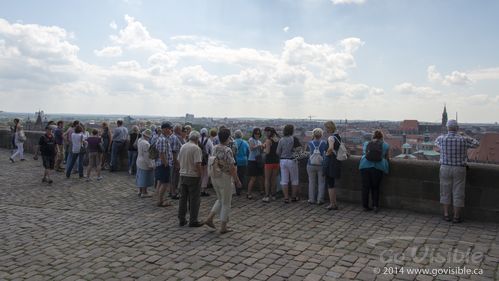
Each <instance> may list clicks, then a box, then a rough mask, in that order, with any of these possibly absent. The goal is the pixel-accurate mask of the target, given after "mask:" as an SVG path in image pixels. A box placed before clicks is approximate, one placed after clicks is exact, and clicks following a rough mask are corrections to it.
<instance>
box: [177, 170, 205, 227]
mask: <svg viewBox="0 0 499 281" xmlns="http://www.w3.org/2000/svg"><path fill="white" fill-rule="evenodd" d="M199 180H200V178H199V177H186V176H180V184H179V187H180V190H179V191H180V201H179V203H178V219H179V220H180V221H181V222H183V221H186V219H185V215H186V214H187V201H189V223H196V222H198V214H199V205H200V204H201V189H200V187H199Z"/></svg>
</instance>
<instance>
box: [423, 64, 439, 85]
mask: <svg viewBox="0 0 499 281" xmlns="http://www.w3.org/2000/svg"><path fill="white" fill-rule="evenodd" d="M427 74H428V81H430V82H432V83H441V82H442V81H443V78H442V74H440V73H439V72H438V71H437V67H436V66H434V65H430V66H428V69H427Z"/></svg>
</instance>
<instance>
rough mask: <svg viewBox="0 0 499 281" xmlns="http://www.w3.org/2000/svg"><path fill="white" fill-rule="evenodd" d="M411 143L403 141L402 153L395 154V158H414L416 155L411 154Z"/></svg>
mask: <svg viewBox="0 0 499 281" xmlns="http://www.w3.org/2000/svg"><path fill="white" fill-rule="evenodd" d="M411 149H412V147H411V145H410V144H408V143H404V144H403V145H402V154H399V155H397V156H395V158H396V159H416V156H414V155H412V154H411Z"/></svg>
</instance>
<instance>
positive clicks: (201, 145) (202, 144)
mask: <svg viewBox="0 0 499 281" xmlns="http://www.w3.org/2000/svg"><path fill="white" fill-rule="evenodd" d="M207 142H208V138H206V139H204V141H202V142H201V141H200V142H199V148H201V153H202V159H201V164H202V165H203V166H205V165H206V164H208V157H209V156H210V155H208V152H207V151H206V143H207Z"/></svg>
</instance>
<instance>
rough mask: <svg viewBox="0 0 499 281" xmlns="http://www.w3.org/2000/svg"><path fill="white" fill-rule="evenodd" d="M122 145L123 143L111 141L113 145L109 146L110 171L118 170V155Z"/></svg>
mask: <svg viewBox="0 0 499 281" xmlns="http://www.w3.org/2000/svg"><path fill="white" fill-rule="evenodd" d="M124 144H125V142H116V141H113V144H112V145H111V171H116V170H117V169H118V159H119V155H118V154H119V153H120V151H121V149H122V148H123V145H124Z"/></svg>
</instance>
